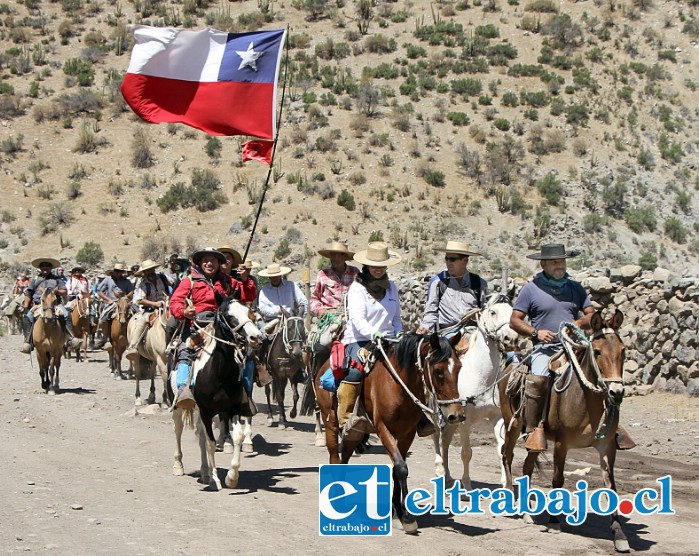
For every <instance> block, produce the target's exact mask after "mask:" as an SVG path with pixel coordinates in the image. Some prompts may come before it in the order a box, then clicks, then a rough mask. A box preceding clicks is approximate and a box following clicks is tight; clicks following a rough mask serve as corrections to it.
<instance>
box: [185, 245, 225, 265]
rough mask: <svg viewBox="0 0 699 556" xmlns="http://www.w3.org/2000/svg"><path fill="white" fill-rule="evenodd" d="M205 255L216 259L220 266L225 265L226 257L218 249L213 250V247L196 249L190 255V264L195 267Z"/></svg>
mask: <svg viewBox="0 0 699 556" xmlns="http://www.w3.org/2000/svg"><path fill="white" fill-rule="evenodd" d="M206 255H211V256H212V257H216V259H217V260H218V262H219V263H221V264H226V262H227V261H226V256H225V255H224V254H223V253H221V251H219V250H218V249H215V248H213V247H204V248H203V249H198V250H197V251H195V252H194V253H192V256H191V259H192V262H193V263H194V264H196V265H198V264H200V263H201V260H202V258H204V256H206Z"/></svg>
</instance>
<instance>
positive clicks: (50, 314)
mask: <svg viewBox="0 0 699 556" xmlns="http://www.w3.org/2000/svg"><path fill="white" fill-rule="evenodd" d="M50 296H53V302H49V304H48V305H45V304H44V303H45V302H46V301H47V300H48V299H49V297H50ZM56 301H57V298H56V294H55V293H53V290H52V289H47V290H46V291H44V294H43V295H42V296H41V317H42V318H43V319H44V320H46V321H50V320H53V319H54V318H56V313H55V311H54V307H55V305H56Z"/></svg>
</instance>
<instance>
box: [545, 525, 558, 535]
mask: <svg viewBox="0 0 699 556" xmlns="http://www.w3.org/2000/svg"><path fill="white" fill-rule="evenodd" d="M546 531H547V532H548V533H553V534H554V535H557V534H558V533H560V532H561V524H560V523H549V524H547V525H546Z"/></svg>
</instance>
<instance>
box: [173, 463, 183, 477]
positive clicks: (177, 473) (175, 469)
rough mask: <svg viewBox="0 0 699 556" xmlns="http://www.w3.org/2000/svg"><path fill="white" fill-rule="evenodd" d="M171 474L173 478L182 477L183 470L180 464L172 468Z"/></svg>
mask: <svg viewBox="0 0 699 556" xmlns="http://www.w3.org/2000/svg"><path fill="white" fill-rule="evenodd" d="M172 474H173V475H174V476H175V477H182V476H183V475H184V468H183V467H182V464H181V463H180V464H177V463H176V464H175V465H173V466H172Z"/></svg>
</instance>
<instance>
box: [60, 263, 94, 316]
mask: <svg viewBox="0 0 699 556" xmlns="http://www.w3.org/2000/svg"><path fill="white" fill-rule="evenodd" d="M84 274H85V268H84V267H82V266H80V265H76V266H74V267H73V268H72V270H71V271H70V278H68V282H67V283H66V291H67V292H68V303H66V308H67V309H69V310H71V309H72V308H73V305H74V301H75V300H76V299H79V298H81V297H84V296H86V295H90V293H91V291H92V286H91V285H90V281H89V280H88V279H87V278H86V277H85V276H84Z"/></svg>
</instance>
